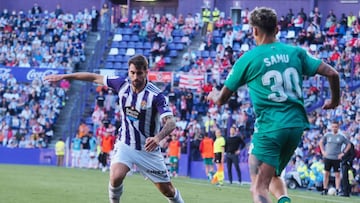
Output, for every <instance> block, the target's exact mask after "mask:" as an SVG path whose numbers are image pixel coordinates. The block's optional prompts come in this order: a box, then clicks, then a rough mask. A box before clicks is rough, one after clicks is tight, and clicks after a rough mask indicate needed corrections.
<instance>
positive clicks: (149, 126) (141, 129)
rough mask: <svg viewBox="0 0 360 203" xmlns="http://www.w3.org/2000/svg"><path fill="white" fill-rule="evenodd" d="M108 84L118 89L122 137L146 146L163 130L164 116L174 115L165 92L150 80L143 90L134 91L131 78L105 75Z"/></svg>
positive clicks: (131, 144)
mask: <svg viewBox="0 0 360 203" xmlns="http://www.w3.org/2000/svg"><path fill="white" fill-rule="evenodd" d="M104 85H106V86H108V87H111V88H112V89H114V90H115V92H117V94H118V96H119V108H120V115H121V126H120V128H119V138H118V139H119V140H118V141H120V142H123V143H125V144H127V145H129V146H130V147H131V148H133V149H136V150H142V149H143V148H144V145H145V139H146V138H147V137H153V136H155V135H156V134H157V133H158V132H159V130H160V124H161V120H162V119H163V118H164V117H165V116H169V115H171V116H172V115H173V113H172V111H171V110H170V108H169V105H168V102H167V100H166V98H165V96H164V95H163V94H162V93H161V91H160V89H159V88H158V87H156V86H155V85H154V84H152V83H151V82H147V84H146V86H145V88H144V89H143V90H142V91H141V92H140V93H135V92H133V90H132V89H131V82H130V80H129V79H128V78H120V77H117V76H116V77H114V76H111V77H110V76H105V77H104Z"/></svg>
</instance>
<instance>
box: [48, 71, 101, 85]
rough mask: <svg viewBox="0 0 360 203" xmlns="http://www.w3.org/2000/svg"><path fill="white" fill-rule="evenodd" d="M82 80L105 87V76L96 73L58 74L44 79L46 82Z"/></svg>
mask: <svg viewBox="0 0 360 203" xmlns="http://www.w3.org/2000/svg"><path fill="white" fill-rule="evenodd" d="M63 79H66V80H81V81H88V82H94V83H97V84H100V85H104V82H103V80H104V76H102V75H100V74H96V73H88V72H78V73H70V74H57V75H47V76H45V77H44V81H47V82H57V81H60V80H63Z"/></svg>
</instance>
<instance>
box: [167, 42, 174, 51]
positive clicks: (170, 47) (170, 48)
mask: <svg viewBox="0 0 360 203" xmlns="http://www.w3.org/2000/svg"><path fill="white" fill-rule="evenodd" d="M168 48H169V50H170V51H171V50H176V45H175V43H170V44H169V45H168Z"/></svg>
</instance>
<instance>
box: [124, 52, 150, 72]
mask: <svg viewBox="0 0 360 203" xmlns="http://www.w3.org/2000/svg"><path fill="white" fill-rule="evenodd" d="M130 64H134V66H135V67H136V69H142V70H147V69H148V66H149V63H148V60H147V59H146V58H145V57H144V56H143V55H135V56H133V57H131V58H130V59H129V62H128V65H129V66H130Z"/></svg>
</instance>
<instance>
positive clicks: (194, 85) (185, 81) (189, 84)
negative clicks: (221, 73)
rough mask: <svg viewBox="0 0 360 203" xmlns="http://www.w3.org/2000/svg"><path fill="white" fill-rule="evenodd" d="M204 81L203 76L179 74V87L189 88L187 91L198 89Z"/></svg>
mask: <svg viewBox="0 0 360 203" xmlns="http://www.w3.org/2000/svg"><path fill="white" fill-rule="evenodd" d="M204 80H205V77H204V75H188V74H181V75H180V81H179V87H183V88H189V89H199V88H200V87H201V86H202V85H203V84H204Z"/></svg>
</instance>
